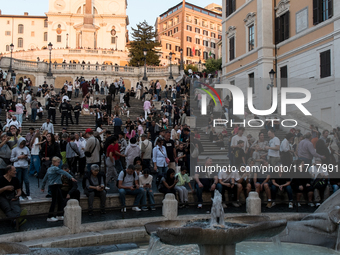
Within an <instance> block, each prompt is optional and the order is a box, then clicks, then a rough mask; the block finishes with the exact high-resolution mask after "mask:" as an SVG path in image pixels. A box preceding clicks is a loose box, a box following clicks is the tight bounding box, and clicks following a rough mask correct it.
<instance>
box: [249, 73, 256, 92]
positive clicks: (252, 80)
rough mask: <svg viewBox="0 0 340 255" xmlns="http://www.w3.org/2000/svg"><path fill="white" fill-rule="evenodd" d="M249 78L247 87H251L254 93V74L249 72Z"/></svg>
mask: <svg viewBox="0 0 340 255" xmlns="http://www.w3.org/2000/svg"><path fill="white" fill-rule="evenodd" d="M248 78H249V87H250V88H252V91H253V94H255V74H254V73H250V74H248Z"/></svg>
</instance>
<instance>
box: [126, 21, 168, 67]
mask: <svg viewBox="0 0 340 255" xmlns="http://www.w3.org/2000/svg"><path fill="white" fill-rule="evenodd" d="M132 31H133V33H132V38H133V41H131V42H130V44H129V46H128V47H129V51H130V53H129V57H130V62H129V66H143V65H144V54H143V49H144V48H145V49H147V50H148V53H147V55H146V64H147V65H154V66H158V65H159V63H160V60H159V55H158V54H159V52H158V51H156V49H155V48H156V47H161V44H160V43H159V42H157V41H156V37H157V32H156V31H154V27H153V26H149V25H148V23H147V22H146V21H145V20H144V22H141V23H139V24H137V29H135V28H132Z"/></svg>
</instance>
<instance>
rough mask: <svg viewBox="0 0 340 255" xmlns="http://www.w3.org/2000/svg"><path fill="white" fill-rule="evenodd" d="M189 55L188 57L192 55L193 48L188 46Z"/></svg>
mask: <svg viewBox="0 0 340 255" xmlns="http://www.w3.org/2000/svg"><path fill="white" fill-rule="evenodd" d="M187 56H188V57H191V56H192V50H191V48H189V47H188V48H187Z"/></svg>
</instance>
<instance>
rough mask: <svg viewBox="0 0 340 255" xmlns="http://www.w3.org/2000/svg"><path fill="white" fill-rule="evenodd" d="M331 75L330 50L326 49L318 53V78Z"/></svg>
mask: <svg viewBox="0 0 340 255" xmlns="http://www.w3.org/2000/svg"><path fill="white" fill-rule="evenodd" d="M331 75H332V72H331V50H327V51H324V52H321V53H320V78H326V77H329V76H331Z"/></svg>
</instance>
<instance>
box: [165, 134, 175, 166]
mask: <svg viewBox="0 0 340 255" xmlns="http://www.w3.org/2000/svg"><path fill="white" fill-rule="evenodd" d="M163 145H164V146H165V148H166V154H167V156H168V158H169V159H170V163H169V165H168V168H171V169H174V170H176V163H175V158H176V148H175V143H174V141H173V140H171V139H170V131H166V132H165V138H164V143H163Z"/></svg>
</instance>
